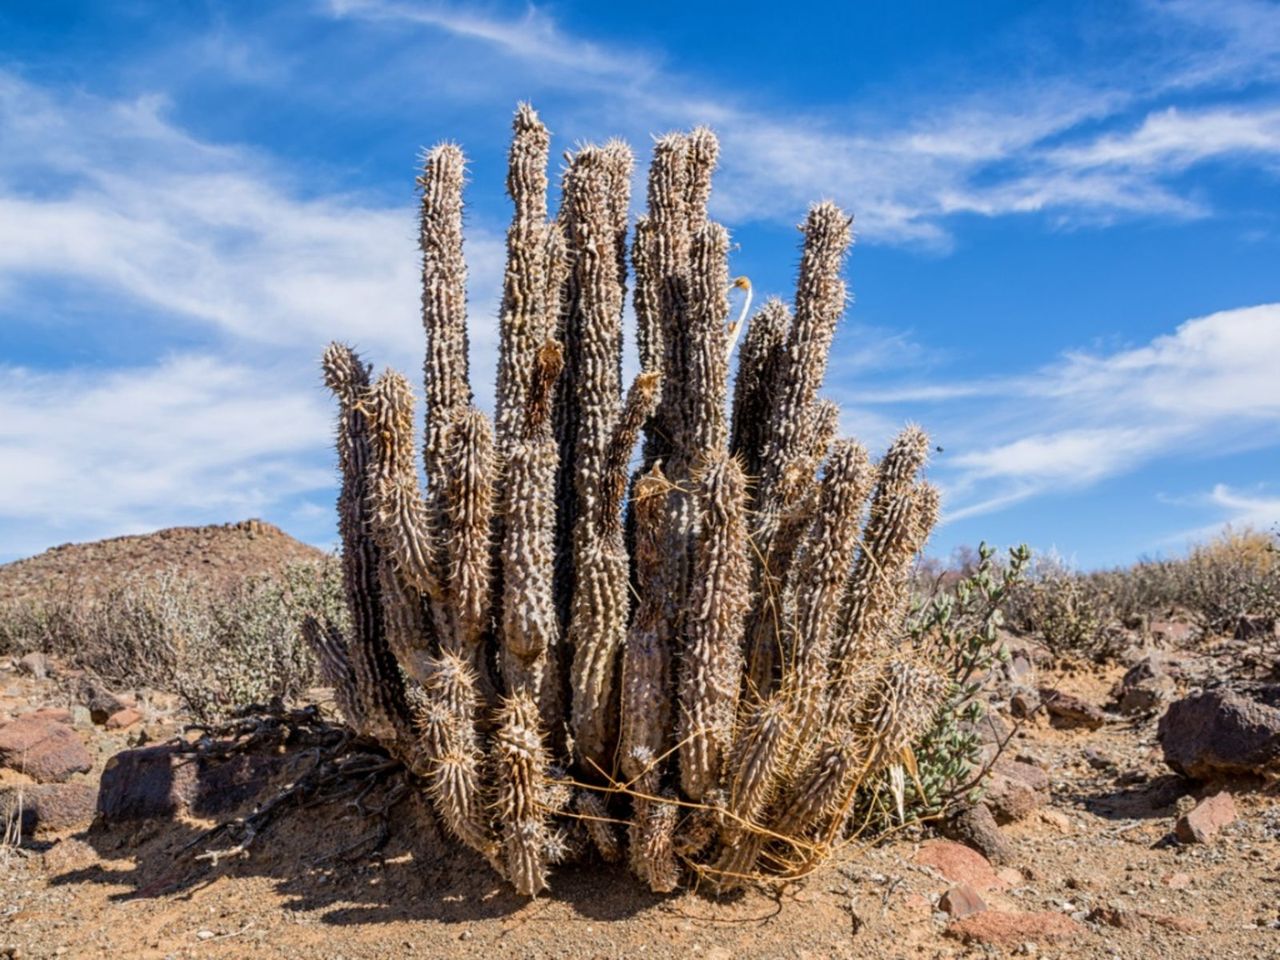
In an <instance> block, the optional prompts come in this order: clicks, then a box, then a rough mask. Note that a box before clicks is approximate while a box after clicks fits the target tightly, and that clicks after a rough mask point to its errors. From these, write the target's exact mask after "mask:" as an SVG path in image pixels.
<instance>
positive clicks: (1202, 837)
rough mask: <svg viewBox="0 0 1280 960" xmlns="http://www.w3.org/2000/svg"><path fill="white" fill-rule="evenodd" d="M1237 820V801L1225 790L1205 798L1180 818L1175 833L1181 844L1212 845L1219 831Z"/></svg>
mask: <svg viewBox="0 0 1280 960" xmlns="http://www.w3.org/2000/svg"><path fill="white" fill-rule="evenodd" d="M1235 819H1236V803H1235V800H1233V799H1232V797H1231V794H1229V793H1227V791H1225V790H1223V791H1222V792H1221V793H1215V794H1214V795H1213V796H1212V797H1205V798H1204V799H1203V800H1201V801H1200V802H1199V803H1197V804H1196V805H1195V806H1194V807H1192V808H1191V809H1190V810H1188V811H1187V812H1186V813H1184V814H1183V815H1182V816H1181V817H1179V818H1178V822H1177V824H1176V825H1175V826H1174V833H1175V834H1176V835H1177V837H1178V840H1179V842H1181V843H1211V842H1212V841H1213V838H1214V837H1216V836H1217V835H1218V831H1219V830H1221V829H1222V828H1223V827H1227V826H1230V825H1231V824H1232V823H1234V822H1235Z"/></svg>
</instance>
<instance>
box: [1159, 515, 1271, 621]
mask: <svg viewBox="0 0 1280 960" xmlns="http://www.w3.org/2000/svg"><path fill="white" fill-rule="evenodd" d="M1278 546H1280V538H1278V537H1277V536H1275V535H1268V534H1264V533H1259V532H1257V531H1254V530H1231V529H1228V530H1226V531H1224V532H1223V533H1222V534H1221V535H1220V536H1218V537H1215V538H1214V539H1212V540H1210V541H1208V542H1207V543H1203V544H1200V545H1198V546H1196V547H1193V548H1192V550H1191V552H1190V554H1189V555H1188V556H1187V558H1186V559H1185V560H1183V561H1181V562H1180V563H1179V564H1178V565H1177V569H1176V572H1175V574H1174V578H1175V583H1176V590H1177V595H1178V599H1179V601H1180V602H1181V603H1182V605H1183V606H1185V607H1186V608H1187V609H1188V610H1190V611H1191V612H1192V615H1193V616H1194V617H1195V619H1196V622H1197V624H1198V625H1199V626H1200V627H1201V628H1202V629H1203V630H1205V631H1206V632H1209V633H1231V632H1233V631H1234V630H1235V629H1236V628H1237V626H1238V625H1239V624H1240V622H1241V621H1242V620H1243V619H1244V618H1246V617H1262V618H1272V619H1274V618H1276V617H1277V616H1280V549H1278Z"/></svg>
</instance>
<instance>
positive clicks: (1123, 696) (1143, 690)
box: [1111, 650, 1182, 716]
mask: <svg viewBox="0 0 1280 960" xmlns="http://www.w3.org/2000/svg"><path fill="white" fill-rule="evenodd" d="M1180 676H1182V667H1181V664H1180V663H1179V662H1178V661H1176V660H1173V659H1171V658H1170V657H1169V656H1168V655H1166V654H1164V653H1162V652H1161V651H1159V650H1153V651H1152V652H1150V653H1148V654H1147V655H1146V656H1144V657H1143V658H1142V659H1141V660H1139V661H1138V662H1137V663H1135V664H1134V665H1133V666H1132V667H1130V668H1129V669H1128V670H1127V671H1125V675H1124V677H1122V678H1121V680H1120V682H1119V683H1117V684H1116V686H1115V689H1114V690H1112V691H1111V695H1112V697H1113V698H1114V699H1115V702H1116V705H1117V706H1118V707H1119V709H1120V712H1121V713H1123V714H1125V715H1126V716H1135V715H1137V714H1150V713H1154V712H1155V711H1156V710H1158V709H1160V707H1162V706H1164V704H1166V703H1168V702H1169V701H1170V700H1172V699H1173V698H1174V696H1175V694H1176V693H1177V690H1178V685H1177V683H1176V681H1177V679H1178V678H1179V677H1180Z"/></svg>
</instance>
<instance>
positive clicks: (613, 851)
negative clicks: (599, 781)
mask: <svg viewBox="0 0 1280 960" xmlns="http://www.w3.org/2000/svg"><path fill="white" fill-rule="evenodd" d="M574 806H575V807H576V808H577V810H578V816H579V822H580V823H581V824H582V825H583V827H584V828H585V829H586V831H587V836H588V837H590V838H591V845H592V846H594V847H595V848H596V852H597V853H599V854H600V858H601V859H602V860H604V861H605V863H617V862H618V861H619V860H621V859H622V847H621V845H619V843H618V834H617V832H616V831H615V830H614V825H613V821H612V819H611V818H610V816H609V811H608V809H607V808H606V807H605V805H604V801H602V800H601V799H600V797H599V795H597V794H595V793H593V792H592V791H590V790H579V791H578V792H577V794H576V795H575V797H574Z"/></svg>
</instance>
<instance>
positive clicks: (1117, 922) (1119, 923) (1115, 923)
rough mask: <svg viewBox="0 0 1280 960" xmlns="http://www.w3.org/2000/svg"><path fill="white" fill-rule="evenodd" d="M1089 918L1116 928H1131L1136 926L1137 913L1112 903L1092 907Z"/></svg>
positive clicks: (1094, 921)
mask: <svg viewBox="0 0 1280 960" xmlns="http://www.w3.org/2000/svg"><path fill="white" fill-rule="evenodd" d="M1089 920H1090V921H1091V922H1093V923H1101V924H1105V925H1106V926H1108V927H1115V928H1116V929H1117V930H1133V929H1135V928H1136V927H1137V926H1138V915H1137V914H1136V913H1134V912H1133V911H1132V910H1126V909H1125V908H1124V907H1121V906H1119V905H1118V904H1114V903H1109V904H1103V905H1100V906H1097V907H1094V908H1093V910H1091V911H1090V912H1089Z"/></svg>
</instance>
